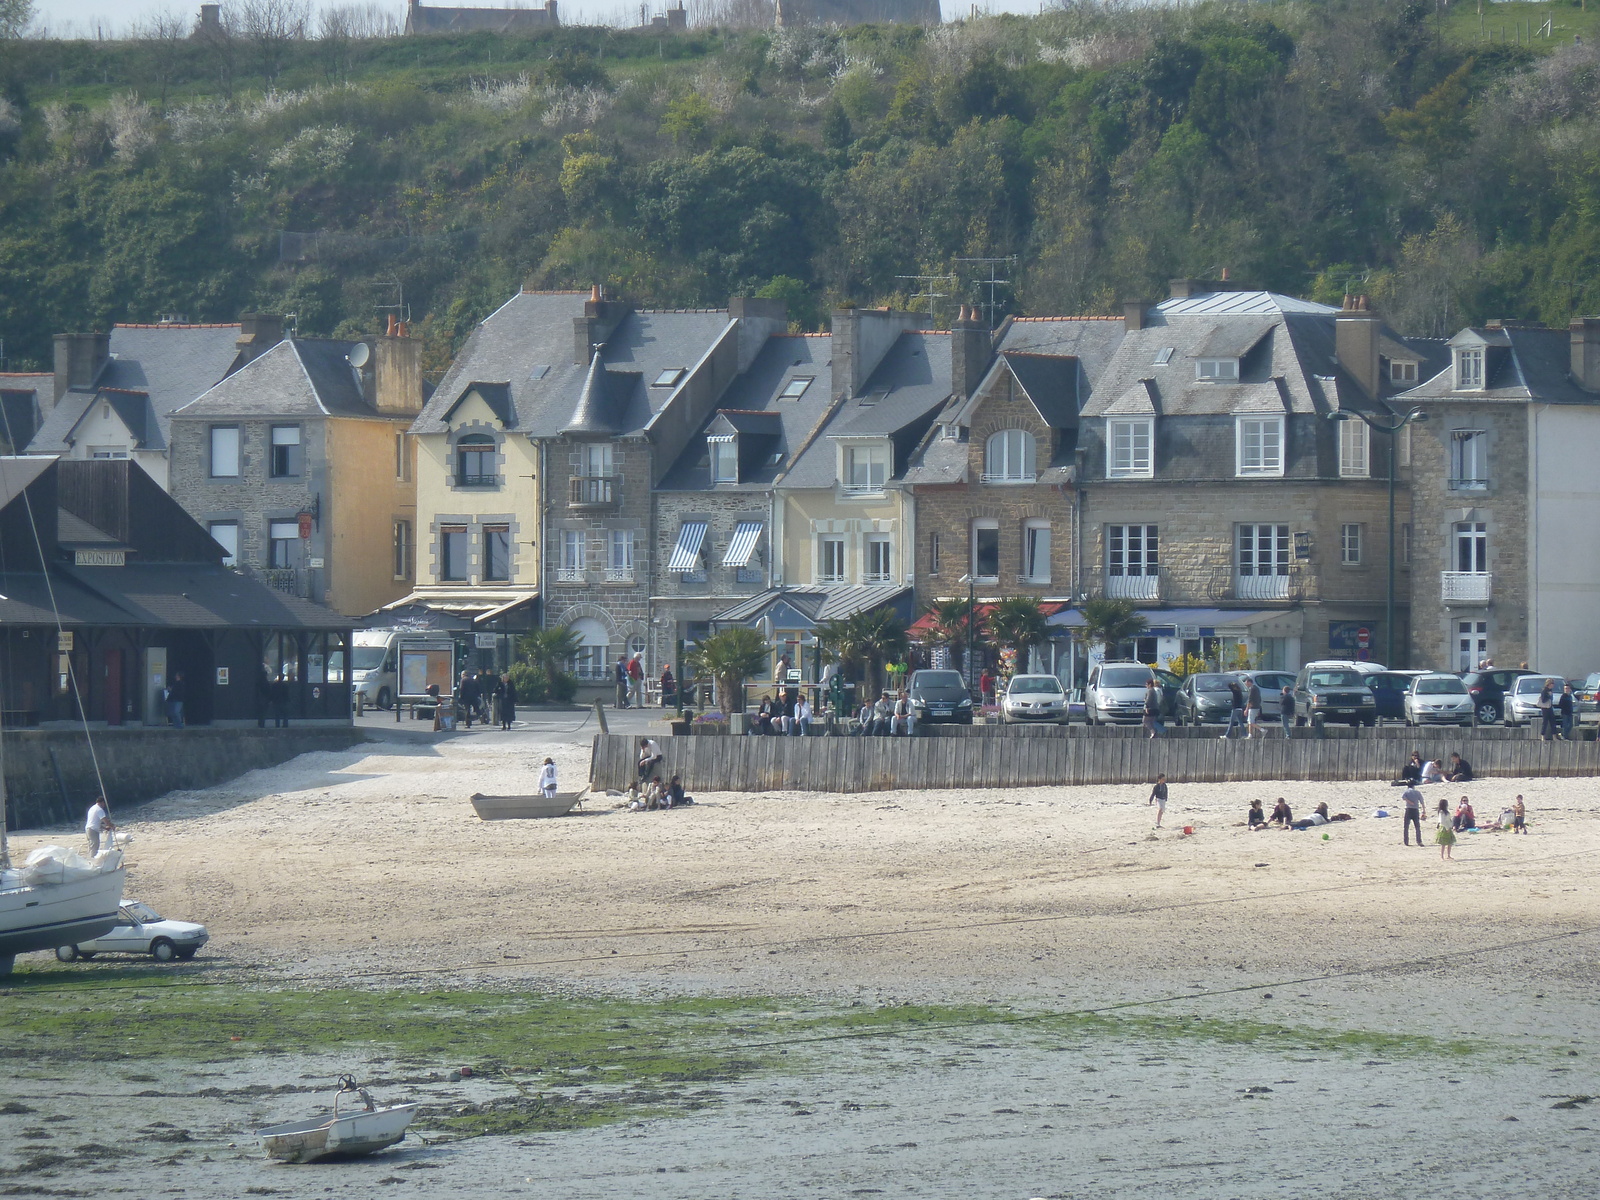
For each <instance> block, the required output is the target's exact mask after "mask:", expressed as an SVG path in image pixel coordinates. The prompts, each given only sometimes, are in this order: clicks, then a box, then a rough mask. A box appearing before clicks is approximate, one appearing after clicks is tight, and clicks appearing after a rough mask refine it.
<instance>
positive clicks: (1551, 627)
mask: <svg viewBox="0 0 1600 1200" xmlns="http://www.w3.org/2000/svg"><path fill="white" fill-rule="evenodd" d="M1528 421H1529V429H1528V445H1529V447H1530V448H1531V453H1530V458H1531V462H1530V464H1529V471H1528V492H1529V496H1528V595H1529V597H1530V601H1531V603H1530V611H1529V613H1528V645H1529V648H1530V653H1531V655H1532V657H1531V658H1529V660H1528V662H1529V665H1530V666H1531V667H1532V668H1533V669H1534V670H1535V671H1548V672H1550V673H1552V674H1560V675H1564V676H1567V677H1569V678H1570V677H1573V676H1581V675H1583V674H1584V673H1586V672H1588V671H1595V670H1600V471H1597V470H1596V457H1597V454H1600V406H1597V407H1592V408H1591V407H1588V406H1584V407H1577V406H1572V405H1552V404H1535V405H1530V406H1529V409H1528Z"/></svg>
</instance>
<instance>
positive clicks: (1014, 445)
mask: <svg viewBox="0 0 1600 1200" xmlns="http://www.w3.org/2000/svg"><path fill="white" fill-rule="evenodd" d="M1033 478H1034V458H1033V435H1032V434H1031V433H1029V432H1028V431H1027V430H1025V429H1002V430H1001V431H1000V432H999V433H996V434H993V435H992V436H991V437H990V438H989V441H988V442H987V443H986V444H985V445H984V448H983V481H984V482H985V483H1032V482H1033Z"/></svg>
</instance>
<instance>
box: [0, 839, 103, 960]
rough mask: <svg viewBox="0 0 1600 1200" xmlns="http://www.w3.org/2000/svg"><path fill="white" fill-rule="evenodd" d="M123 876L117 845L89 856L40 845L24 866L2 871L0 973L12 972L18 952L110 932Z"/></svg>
mask: <svg viewBox="0 0 1600 1200" xmlns="http://www.w3.org/2000/svg"><path fill="white" fill-rule="evenodd" d="M126 874H127V871H126V868H125V867H124V866H123V862H122V851H121V850H120V849H119V848H117V847H116V846H115V845H110V846H107V847H106V848H105V849H104V850H102V851H101V852H100V853H99V854H97V855H96V856H95V857H94V858H92V859H86V858H84V857H83V856H82V855H80V854H78V853H77V852H76V851H74V850H68V849H66V848H65V847H62V846H41V847H39V849H37V850H35V851H34V852H33V853H32V854H30V855H28V857H27V859H26V860H25V861H24V862H23V864H22V866H20V867H17V868H14V869H13V868H6V869H3V870H0V975H7V974H10V972H11V967H12V959H13V958H14V957H15V956H16V955H18V954H27V953H29V952H30V951H33V950H54V949H55V948H56V947H57V946H69V945H73V944H75V943H77V942H88V941H93V940H94V939H95V938H97V937H99V936H100V935H101V934H103V933H109V932H110V931H111V929H112V927H113V926H115V925H116V923H117V906H118V905H119V904H121V903H122V884H123V879H124V877H125V875H126Z"/></svg>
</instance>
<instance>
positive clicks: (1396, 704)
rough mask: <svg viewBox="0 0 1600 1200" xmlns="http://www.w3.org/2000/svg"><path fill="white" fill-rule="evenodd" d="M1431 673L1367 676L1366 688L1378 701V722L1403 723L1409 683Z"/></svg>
mask: <svg viewBox="0 0 1600 1200" xmlns="http://www.w3.org/2000/svg"><path fill="white" fill-rule="evenodd" d="M1430 674H1433V672H1431V671H1385V672H1383V673H1382V674H1381V675H1368V676H1367V686H1368V687H1369V688H1371V689H1372V694H1373V696H1374V697H1376V698H1377V701H1378V720H1380V721H1383V720H1390V721H1404V720H1405V719H1406V693H1407V692H1409V691H1410V690H1411V682H1412V680H1414V679H1416V678H1417V677H1418V676H1419V675H1430Z"/></svg>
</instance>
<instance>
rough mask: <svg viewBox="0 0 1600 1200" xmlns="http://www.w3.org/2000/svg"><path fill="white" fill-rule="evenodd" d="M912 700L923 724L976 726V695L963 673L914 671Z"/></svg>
mask: <svg viewBox="0 0 1600 1200" xmlns="http://www.w3.org/2000/svg"><path fill="white" fill-rule="evenodd" d="M910 697H911V709H912V711H913V712H914V713H915V714H916V717H917V721H918V722H919V723H922V722H934V721H953V722H957V723H959V724H963V725H971V724H972V693H971V692H969V691H967V681H966V680H965V679H963V678H962V677H961V672H960V671H913V672H912V673H911V688H910Z"/></svg>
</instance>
